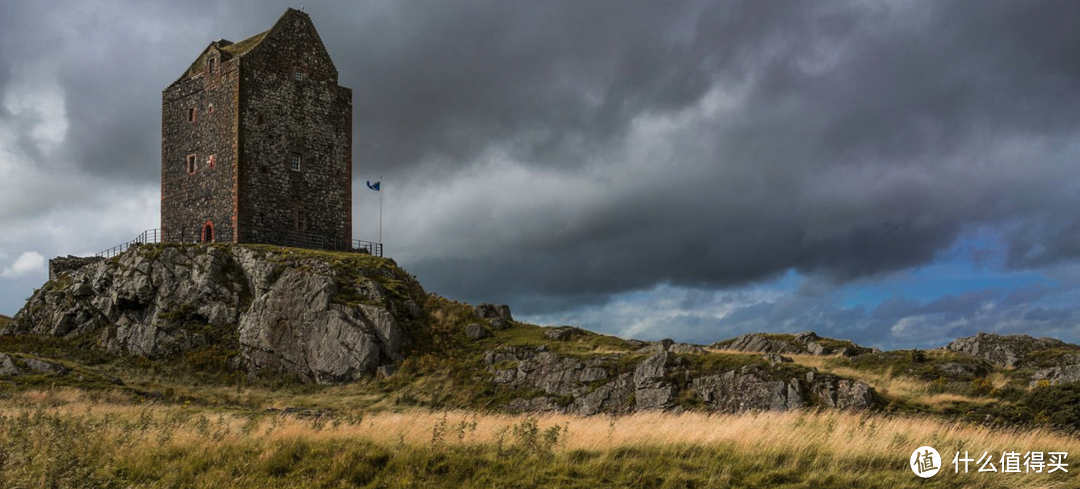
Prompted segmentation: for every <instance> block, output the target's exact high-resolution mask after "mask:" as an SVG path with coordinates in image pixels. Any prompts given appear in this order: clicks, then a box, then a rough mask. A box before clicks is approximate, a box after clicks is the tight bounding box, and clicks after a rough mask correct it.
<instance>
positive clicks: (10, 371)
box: [0, 353, 20, 376]
mask: <svg viewBox="0 0 1080 489" xmlns="http://www.w3.org/2000/svg"><path fill="white" fill-rule="evenodd" d="M19 373H20V371H19V368H18V367H16V366H15V362H14V361H13V360H12V359H11V356H10V355H8V354H6V353H0V375H8V376H12V375H19Z"/></svg>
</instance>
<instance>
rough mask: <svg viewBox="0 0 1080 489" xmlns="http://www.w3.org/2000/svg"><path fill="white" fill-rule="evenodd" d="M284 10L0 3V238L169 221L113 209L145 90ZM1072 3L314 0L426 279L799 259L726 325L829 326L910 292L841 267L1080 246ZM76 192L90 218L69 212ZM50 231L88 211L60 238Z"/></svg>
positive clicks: (468, 292)
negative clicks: (977, 236)
mask: <svg viewBox="0 0 1080 489" xmlns="http://www.w3.org/2000/svg"><path fill="white" fill-rule="evenodd" d="M287 6H289V4H286V3H285V2H277V1H274V2H260V3H228V4H226V3H222V2H201V3H189V2H185V3H174V4H164V3H150V2H143V3H138V4H129V3H123V4H121V3H113V2H56V3H49V4H46V5H41V4H39V3H32V2H10V3H8V4H6V5H5V7H4V15H3V16H0V94H3V95H4V97H3V98H4V99H3V100H0V130H6V131H7V134H8V135H7V136H0V150H2V151H0V170H4V171H8V170H9V169H13V168H14V169H17V170H18V172H19V173H18V175H17V177H18V178H15V179H11V180H9V181H7V182H2V183H0V206H2V208H0V216H4V218H5V219H9V220H11V222H16V221H18V222H19V223H27V224H25V225H26V226H27V227H26V231H24V234H18V233H15V234H9V235H8V236H6V237H4V238H0V247H3V248H2V249H0V251H6V254H7V255H9V256H16V255H17V254H18V253H20V252H21V251H23V250H25V249H31V248H30V246H33V249H38V250H40V251H41V252H42V253H52V252H59V251H60V249H61V248H63V249H65V250H70V249H72V248H73V246H72V245H71V243H69V242H64V243H61V242H59V241H53V242H51V243H50V244H46V245H40V244H35V245H29V244H27V243H31V242H40V240H39V239H37V238H36V237H34V236H32V235H33V234H35V233H44V232H49V233H52V235H53V236H58V235H62V236H70V235H79V234H80V233H79V232H77V231H79V230H83V231H85V232H84V233H82V234H83V235H92V236H93V239H92V240H85V241H84V242H83V243H80V245H79V246H80V248H82V247H85V248H90V249H93V248H92V247H94V246H99V245H102V246H104V245H107V244H111V243H109V242H108V239H109V238H107V237H105V234H106V233H105V231H109V232H121V231H122V232H137V231H139V230H141V229H142V228H145V227H153V226H155V225H156V223H155V222H153V221H152V216H153V215H154V213H153V212H152V210H151V211H149V212H142V213H139V214H138V216H140V218H139V219H135V218H134V217H130V216H124V215H118V209H120V210H121V211H122V209H124V208H127V207H125V206H128V207H132V206H134V207H136V208H137V207H138V206H139V204H138V203H143V202H145V203H148V205H156V203H155V202H154V200H153V199H152V198H147V197H146V196H145V195H144V194H145V193H146V192H148V191H149V192H152V191H153V189H154V188H155V187H156V185H157V178H158V171H159V158H160V156H159V154H160V147H159V144H160V141H159V138H160V129H159V128H160V90H161V89H163V88H164V87H165V86H166V85H168V84H169V83H170V82H172V81H173V80H174V79H175V78H176V77H177V76H179V74H180V73H181V72H182V71H183V69H184V68H185V67H186V66H187V65H188V64H189V63H190V61H191V60H192V59H193V58H194V57H195V56H196V55H197V54H198V53H199V52H200V50H201V49H202V48H203V47H205V45H206V44H207V43H209V42H210V41H212V40H214V39H217V38H220V37H225V38H229V39H231V40H233V41H237V40H240V39H242V38H244V37H247V36H249V35H252V34H255V33H257V32H260V31H262V30H264V29H266V28H268V27H269V26H270V25H271V24H272V23H273V22H274V21H275V20H276V19H277V17H278V16H279V15H280V14H281V12H282V11H283V10H284V9H285V7H287ZM1078 9H1080V6H1076V5H1073V4H1071V3H1064V2H1003V1H1002V2H996V1H991V2H980V3H979V4H978V5H975V4H968V3H940V2H892V3H866V2H829V3H823V2H802V3H797V4H795V3H791V2H781V1H775V2H774V1H760V0H750V1H735V2H704V1H702V2H694V1H685V2H675V3H672V2H663V3H661V2H645V1H641V2H637V1H631V2H627V1H596V2H528V1H521V2H489V1H460V2H450V3H448V2H435V3H433V2H389V3H388V2H377V1H370V2H360V3H331V2H327V3H322V2H309V4H308V6H307V11H308V12H309V13H310V14H311V15H312V18H313V19H314V21H315V23H316V26H317V27H318V28H319V30H320V33H321V35H322V38H323V39H324V41H325V42H326V44H327V46H328V49H329V51H330V53H331V55H332V56H333V57H334V60H335V63H336V64H337V66H338V68H339V71H340V79H341V83H342V84H344V85H346V86H350V87H352V88H353V89H354V97H355V114H354V117H355V123H354V127H355V128H356V133H355V135H354V137H355V144H354V150H355V155H354V160H355V161H356V165H357V168H356V175H357V178H358V180H360V181H362V180H365V179H373V178H375V177H377V176H379V175H382V176H384V177H385V180H386V182H387V184H386V188H387V193H386V195H385V197H386V199H387V202H386V204H387V208H386V219H387V222H386V234H387V249H388V250H389V251H390V253H391V254H392V255H394V256H395V258H397V259H398V261H399V262H400V263H402V264H403V265H405V266H406V267H407V268H408V269H409V270H410V271H412V272H413V273H416V274H417V275H418V276H419V277H420V278H421V280H422V281H423V282H424V283H425V285H426V286H427V287H428V288H429V289H431V290H433V291H438V292H440V293H443V294H445V295H449V296H452V297H455V298H461V299H466V300H470V301H478V300H493V301H503V302H509V303H512V304H515V306H517V307H518V308H519V309H521V310H522V311H523V312H524V313H533V314H539V313H548V314H554V313H558V312H560V311H568V310H574V309H575V308H579V307H586V306H588V305H603V304H607V303H608V302H609V301H610V300H611V299H612V297H613V295H614V294H619V293H625V292H628V291H635V290H648V289H651V288H653V287H656V286H658V285H661V284H663V285H666V286H672V287H683V288H688V289H693V290H705V291H712V290H716V289H723V288H738V287H744V286H746V285H747V284H756V283H761V282H762V281H767V280H771V279H777V278H779V277H783V276H784V275H785V274H788V273H791V272H792V271H794V272H797V273H799V274H801V275H803V276H806V277H809V280H810V281H809V282H807V283H805V284H804V287H803V290H801V291H800V294H799V295H798V296H797V297H795V298H792V299H790V300H789V301H781V302H780V303H763V304H766V305H758V306H748V307H756V308H757V309H753V310H737V311H735V312H733V313H732V314H733V316H732V317H730V318H727V319H725V324H729V325H737V324H743V323H740V322H739V321H741V320H740V319H739V318H740V317H743V316H745V318H746V320H747V321H751V320H752V322H753V323H754V324H757V325H758V326H756V327H760V326H761V325H760V323H761V322H765V323H766V324H767V325H769V324H781V325H784V324H791V325H792V327H794V325H795V322H792V321H791V320H790V318H791V315H790V314H789V312H790V311H795V310H800V308H801V310H805V311H806V312H805V314H804V315H803V316H800V317H801V319H800V321H803V323H809V324H817V325H821V326H823V327H830V328H840V329H843V328H845V327H847V326H845V325H846V324H851V323H852V322H860V321H861V323H860V324H867V323H868V322H869V323H873V322H874V321H881V322H880V324H879V327H885V326H881V325H884V324H886V323H885V322H884V321H885V318H886V317H888V318H892V319H894V320H895V319H896V318H900V317H903V316H902V314H905V312H904V311H903V310H904V309H912V308H916V307H915V306H916V305H913V304H910V303H908V302H906V301H904V300H903V299H896V301H895V302H894V301H887V302H886V303H885V304H882V305H881V306H880V307H878V308H877V309H876V310H873V311H863V310H848V309H843V308H840V309H836V308H830V307H826V305H823V304H825V303H823V302H822V301H825V300H827V298H828V297H829V290H830V288H831V287H835V286H837V285H838V284H843V283H848V282H849V281H852V280H874V279H877V278H880V277H883V276H887V275H888V274H890V273H893V272H896V271H903V270H909V269H912V268H914V267H918V266H921V265H924V264H926V263H929V262H931V261H932V260H934V259H935V257H938V256H940V254H941V253H942V252H944V251H945V250H947V249H949V248H950V246H953V245H954V244H955V243H956V241H957V239H958V238H960V237H963V236H965V235H966V234H968V233H974V232H979V233H990V234H992V235H994V236H997V237H998V238H999V240H1000V243H1001V244H1000V246H1003V247H1005V248H1006V249H1007V257H1008V259H1007V261H1006V264H1005V266H1007V267H1012V268H1031V267H1052V266H1056V265H1058V264H1061V263H1064V262H1073V261H1075V260H1076V258H1077V257H1078V256H1080V231H1078V230H1080V218H1078V217H1077V214H1076V213H1075V212H1073V211H1072V209H1076V208H1077V206H1078V205H1080V192H1077V189H1078V188H1080V170H1078V167H1077V166H1076V165H1075V161H1076V158H1077V157H1078V156H1080V151H1078V147H1077V145H1076V144H1075V143H1074V142H1073V140H1074V137H1073V134H1075V132H1076V130H1077V126H1078V122H1080V95H1078V94H1080V90H1078V89H1080V86H1078V85H1080V51H1078V50H1076V49H1075V46H1077V45H1080V30H1077V29H1075V25H1074V24H1075V23H1074V22H1072V20H1073V19H1075V17H1076V14H1077V13H1078V12H1076V11H1075V10H1078ZM28 53H33V56H28ZM28 101H37V102H50V101H51V102H58V103H59V107H60V109H59V112H58V111H57V110H51V111H50V110H47V109H48V107H49V106H48V104H47V103H45V104H44V105H43V106H40V107H39V106H37V105H36V104H31V105H30V106H27V105H26V104H27V103H30V102H28ZM20 104H23V105H20ZM59 122H62V123H63V126H62V129H63V130H62V131H61V130H60V129H59V128H61V126H59V125H57V124H58V123H59ZM50 131H52V132H50ZM56 134H60V137H59V139H56V140H53V139H50V135H53V136H55V135H56ZM45 188H53V189H56V192H55V193H56V194H57V195H49V194H48V192H42V191H41V190H40V189H45ZM357 192H361V193H360V194H358V197H357V200H356V202H357V206H358V209H357V211H356V212H354V215H355V216H356V219H357V226H356V229H357V230H358V233H359V234H360V235H359V236H358V237H360V238H366V239H372V238H374V219H375V216H376V215H377V213H376V212H375V211H374V203H375V201H374V200H373V199H372V198H371V196H370V195H367V194H364V193H362V192H363V186H362V185H359V186H357ZM136 194H138V195H139V196H138V197H135V196H134V195H136ZM133 202H136V203H133ZM71 207H81V208H83V209H88V211H87V212H90V211H92V212H90V214H91V215H90V217H88V218H86V219H80V220H79V222H74V223H73V222H72V220H71V219H68V220H63V219H60V218H58V217H57V216H58V215H59V214H63V213H64V209H66V208H71ZM5 209H6V210H5ZM146 216H151V217H150V222H143V221H145V220H146ZM61 223H63V224H64V225H69V224H70V225H72V226H74V230H73V231H71V232H65V233H60V234H57V233H56V232H55V229H56V228H57V227H58V226H60V225H61ZM100 227H103V228H104V231H102V230H98V229H96V228H100ZM91 229H93V230H94V231H93V233H91V232H90V230H91ZM124 239H127V236H116V237H115V239H114V241H123V240H124ZM706 295H708V294H706ZM700 300H709V299H708V298H707V297H699V298H697V299H694V300H691V301H690V302H693V303H697V302H695V301H700ZM949 300H951V301H958V302H959V303H962V305H965V306H970V305H971V304H973V303H978V302H979V301H983V300H985V297H983V296H981V295H979V294H978V293H972V294H971V295H968V296H958V297H953V298H949ZM942 301H944V302H940V303H935V304H927V305H918V308H938V309H939V310H938V311H936V312H932V313H931V312H928V311H924V312H923V313H922V314H923V315H928V316H933V317H935V318H938V319H939V320H951V319H955V318H957V317H959V316H958V314H962V313H957V314H952V315H951V313H949V312H948V311H949V310H957V311H968V312H970V311H972V309H971V308H970V307H960V305H958V304H952V303H948V301H946V300H945V299H942ZM768 304H772V305H768ZM785 308H786V309H785ZM891 308H895V309H896V311H893V310H892V309H891ZM950 308H951V309H950ZM761 309H769V310H770V311H773V312H771V313H766V311H763V310H761ZM740 311H741V312H740ZM770 314H771V315H770ZM1018 314H1019V313H1018ZM1025 314H1027V313H1025ZM1030 316H1031V317H1032V318H1034V317H1044V316H1045V317H1049V315H1048V314H1047V313H1044V312H1035V311H1031V312H1030ZM875 318H876V319H875ZM713 319H715V318H713ZM770 321H772V322H773V323H769V322H770ZM784 321H788V322H786V323H785V322H784ZM709 323H710V321H709V320H708V319H707V318H706V319H702V320H701V324H697V323H695V325H693V328H698V329H700V328H705V327H707V324H709ZM803 323H800V328H801V329H806V328H805V327H803V326H802V324H803ZM712 324H716V322H715V321H713V323H712ZM745 324H747V325H749V324H751V323H750V322H747V323H745ZM874 324H878V323H874ZM732 327H736V326H732ZM747 327H749V326H747ZM890 327H891V326H890ZM687 334H690V333H687Z"/></svg>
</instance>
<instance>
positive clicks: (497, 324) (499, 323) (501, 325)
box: [488, 317, 510, 331]
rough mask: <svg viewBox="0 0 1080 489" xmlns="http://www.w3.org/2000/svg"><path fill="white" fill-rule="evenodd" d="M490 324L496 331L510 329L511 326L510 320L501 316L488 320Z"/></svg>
mask: <svg viewBox="0 0 1080 489" xmlns="http://www.w3.org/2000/svg"><path fill="white" fill-rule="evenodd" d="M488 324H490V325H491V329H494V330H496V331H499V330H503V329H508V328H509V327H510V322H509V321H507V320H505V319H503V318H501V317H494V318H491V320H489V321H488Z"/></svg>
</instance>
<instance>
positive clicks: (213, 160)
mask: <svg viewBox="0 0 1080 489" xmlns="http://www.w3.org/2000/svg"><path fill="white" fill-rule="evenodd" d="M215 163H217V158H215V157H214V155H210V156H209V157H207V158H206V167H207V168H210V169H213V168H214V164H215Z"/></svg>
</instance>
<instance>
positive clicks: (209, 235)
mask: <svg viewBox="0 0 1080 489" xmlns="http://www.w3.org/2000/svg"><path fill="white" fill-rule="evenodd" d="M202 242H203V243H213V242H214V223H212V222H210V221H206V224H203V228H202Z"/></svg>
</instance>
